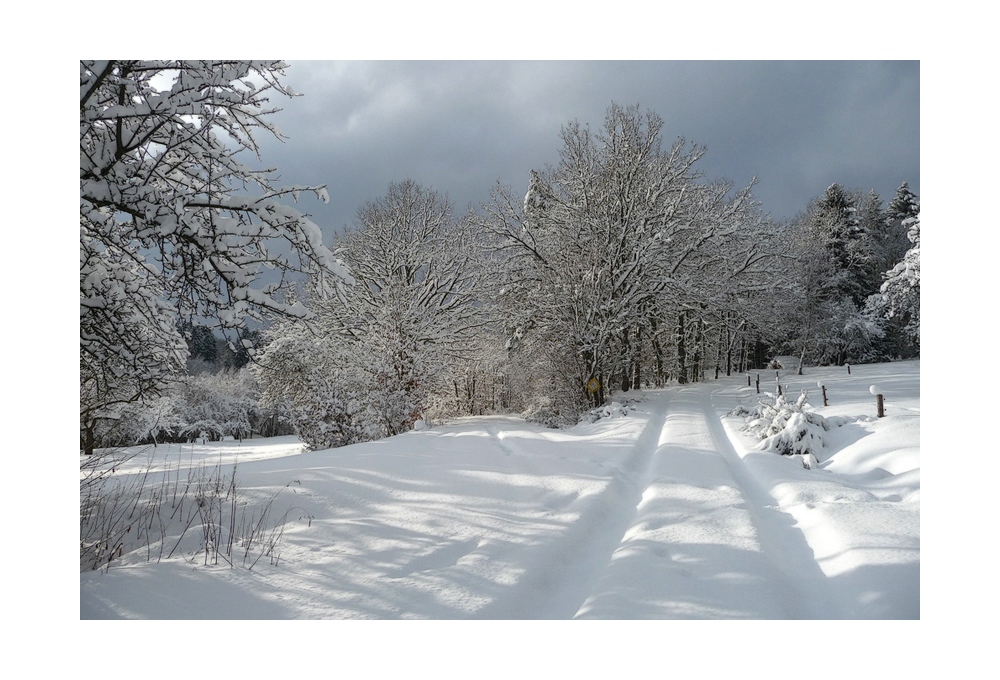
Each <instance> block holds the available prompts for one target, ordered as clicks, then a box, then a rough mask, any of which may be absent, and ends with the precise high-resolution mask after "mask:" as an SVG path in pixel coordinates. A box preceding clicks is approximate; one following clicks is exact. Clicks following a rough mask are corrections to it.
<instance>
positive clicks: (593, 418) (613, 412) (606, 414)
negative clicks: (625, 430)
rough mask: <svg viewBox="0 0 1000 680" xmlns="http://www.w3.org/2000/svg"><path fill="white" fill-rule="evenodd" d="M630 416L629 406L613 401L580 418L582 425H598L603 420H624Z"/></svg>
mask: <svg viewBox="0 0 1000 680" xmlns="http://www.w3.org/2000/svg"><path fill="white" fill-rule="evenodd" d="M628 414H629V407H628V404H621V403H619V402H617V401H613V402H611V403H610V404H605V405H604V406H598V407H597V408H595V409H591V410H589V411H587V412H586V413H584V414H583V415H581V416H580V422H581V423H596V422H597V421H598V420H600V419H601V418H624V417H625V416H627V415H628Z"/></svg>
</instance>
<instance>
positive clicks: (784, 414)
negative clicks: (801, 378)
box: [731, 392, 839, 468]
mask: <svg viewBox="0 0 1000 680" xmlns="http://www.w3.org/2000/svg"><path fill="white" fill-rule="evenodd" d="M768 396H771V397H772V398H773V399H774V401H773V403H772V402H768V401H761V402H759V403H758V404H757V406H756V407H755V408H754V409H752V410H747V409H746V408H744V407H742V406H741V407H737V409H736V410H734V411H733V412H732V413H731V415H736V416H743V417H744V418H745V421H746V422H745V424H744V425H743V427H742V428H741V429H743V430H745V431H747V432H750V433H751V434H753V435H754V436H755V437H757V438H758V439H760V440H761V442H760V443H759V444H757V447H756V448H757V450H758V451H773V452H774V453H778V454H781V455H783V456H797V457H799V459H800V460H801V462H802V465H803V466H804V467H806V468H813V467H815V466H816V465H817V463H818V460H817V458H816V454H817V453H820V452H822V450H823V434H824V433H825V432H828V431H829V430H830V427H831V425H838V424H839V423H837V422H834V423H831V422H830V421H829V420H828V419H826V418H824V417H823V416H821V415H820V414H818V413H816V412H814V411H810V410H807V409H808V407H809V403H808V401H806V393H805V392H802V394H801V395H800V396H799V398H798V399H796V400H795V401H794V402H792V401H788V399H786V398H785V396H784V395H781V394H779V395H777V396H772V395H768Z"/></svg>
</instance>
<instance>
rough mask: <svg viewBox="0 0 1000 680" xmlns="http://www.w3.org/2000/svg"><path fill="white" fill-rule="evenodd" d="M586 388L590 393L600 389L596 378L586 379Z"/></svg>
mask: <svg viewBox="0 0 1000 680" xmlns="http://www.w3.org/2000/svg"><path fill="white" fill-rule="evenodd" d="M587 389H588V390H589V391H590V393H591V394H593V393H594V392H596V391H597V390H599V389H601V383H600V382H598V380H597V378H591V379H590V380H588V381H587Z"/></svg>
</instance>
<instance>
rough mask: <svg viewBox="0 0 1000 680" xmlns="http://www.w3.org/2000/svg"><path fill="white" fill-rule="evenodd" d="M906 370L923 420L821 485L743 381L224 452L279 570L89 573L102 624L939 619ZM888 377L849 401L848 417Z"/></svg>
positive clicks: (852, 437) (901, 378)
mask: <svg viewBox="0 0 1000 680" xmlns="http://www.w3.org/2000/svg"><path fill="white" fill-rule="evenodd" d="M886 366H890V367H891V368H890V369H886V370H892V371H895V373H893V375H894V376H896V378H898V380H897V384H898V385H899V386H900V387H899V388H898V389H899V392H900V394H902V393H903V391H904V390H906V389H909V390H911V391H912V392H913V395H914V398H912V399H909V401H906V400H902V399H901V400H900V403H904V402H905V404H907V405H909V406H913V407H916V409H917V410H916V411H914V410H913V409H912V408H905V407H903V408H897V409H894V410H893V411H892V414H891V415H890V416H889V417H887V418H884V419H879V420H878V421H876V420H875V419H873V418H867V419H866V418H861V419H858V420H857V421H856V422H853V423H852V424H850V425H845V426H844V427H843V428H839V429H840V430H841V431H840V432H835V433H834V434H833V435H832V437H833V441H834V443H835V444H836V450H833V451H831V452H829V453H828V454H827V455H824V456H821V457H820V458H821V465H820V466H819V468H818V469H813V470H807V469H804V468H803V467H802V466H801V465H800V464H799V463H798V462H797V461H796V460H794V459H792V458H788V457H782V456H778V455H775V454H772V453H763V452H757V451H754V450H753V449H752V446H753V441H751V440H750V439H748V438H747V435H746V434H744V433H742V432H739V431H738V429H737V427H738V421H737V420H736V419H734V418H728V417H725V413H726V412H727V411H728V410H729V409H731V408H732V406H734V405H735V404H736V403H737V401H741V402H743V403H747V402H748V401H752V400H753V399H755V398H756V395H755V394H753V395H751V394H750V393H749V392H748V389H749V388H745V387H740V385H739V382H738V379H737V380H729V381H719V382H709V383H703V384H698V385H691V386H684V387H675V388H671V389H666V390H656V391H647V392H646V393H645V394H644V395H643V397H644V401H641V402H638V403H634V404H631V405H630V407H629V408H630V413H629V415H628V416H627V417H622V418H605V419H602V420H600V421H598V422H596V423H594V424H591V425H579V426H577V427H575V428H572V429H570V430H566V431H558V430H547V429H545V428H542V427H540V426H536V425H532V424H529V423H525V422H524V421H523V420H520V419H518V418H514V417H503V416H491V417H481V418H466V419H461V420H459V421H456V422H455V423H452V424H449V425H444V426H439V427H435V428H432V429H430V430H426V431H422V432H412V433H408V434H405V435H402V436H399V437H394V438H391V439H388V440H382V441H379V442H371V443H368V444H362V445H356V446H351V447H345V448H343V449H337V450H332V451H318V452H311V453H299V452H296V451H295V449H294V446H290V444H289V442H288V441H287V440H281V441H278V442H276V443H275V446H276V447H282V449H281V451H282V453H281V455H280V456H277V457H273V458H272V457H268V455H267V447H266V446H263V447H262V444H261V442H254V443H253V448H250V447H249V445H248V446H247V448H248V451H247V453H248V454H250V455H248V456H247V457H246V458H242V457H240V456H239V452H238V451H236V453H234V451H235V450H236V448H238V447H237V445H236V443H232V442H230V443H225V445H227V446H229V447H230V448H229V449H227V450H225V451H222V450H218V451H217V450H214V449H211V448H207V449H206V450H205V459H206V460H209V461H210V460H212V456H216V460H224V461H226V464H229V463H228V461H229V460H232V459H233V458H237V459H238V460H239V461H240V462H239V472H238V475H239V477H240V481H241V485H242V487H243V488H246V489H248V490H249V491H250V492H252V495H256V496H258V497H261V498H263V497H266V496H268V494H273V493H275V492H279V491H280V494H279V497H278V498H279V499H280V502H281V503H284V504H285V505H286V506H288V507H289V508H290V510H289V514H288V518H289V521H288V523H287V524H286V526H285V532H284V536H283V539H282V544H281V560H280V562H279V564H278V565H277V566H271V565H264V564H261V565H259V566H258V567H256V568H255V569H254V570H253V571H252V572H251V571H248V570H246V569H243V568H232V569H231V568H229V567H228V566H222V565H215V566H213V565H211V564H210V565H208V566H206V565H204V564H203V560H202V559H201V558H200V557H199V556H198V554H197V550H193V551H191V552H189V554H187V555H185V556H184V557H183V558H181V559H178V558H177V557H176V556H175V557H174V558H173V559H172V560H161V561H160V562H159V563H157V562H156V561H155V559H154V560H153V561H148V560H147V555H148V554H149V552H150V551H149V550H148V548H147V547H146V546H144V547H143V549H142V550H138V551H136V552H134V553H133V554H131V555H129V554H126V555H125V557H124V558H123V560H122V563H121V565H120V566H113V567H112V568H111V569H110V570H109V571H107V572H87V573H83V574H81V617H82V618H109V617H110V618H118V617H124V618H434V619H462V618H488V619H511V618H516V619H539V618H540V619H570V618H580V619H585V618H600V619H637V618H657V619H676V618H698V619H704V618H726V619H732V618H737V619H803V618H832V619H836V618H919V563H920V553H919V456H918V455H916V454H915V453H913V451H914V450H916V451H918V450H919V417H920V416H919V364H916V365H915V366H914V367H913V368H914V369H915V370H910V371H909V372H906V371H904V373H903V374H902V375H897V374H898V373H899V371H900V367H899V366H897V365H886ZM904 368H906V367H905V366H904ZM858 372H859V369H856V370H855V373H856V374H857V373H858ZM870 377H871V376H865V375H861V376H860V377H858V376H852V378H851V382H850V383H847V382H846V381H845V382H843V383H842V384H837V387H835V388H833V390H836V391H835V392H834V393H835V394H837V396H838V398H840V405H839V408H840V409H841V410H842V411H844V410H845V409H851V408H854V407H853V406H850V405H849V400H848V399H847V395H848V394H849V391H848V387H849V386H850V387H851V389H852V390H854V391H855V392H857V393H858V394H859V395H860V394H862V393H863V392H864V389H863V388H866V386H867V382H868V381H869V380H870ZM888 377H891V376H882V379H885V378H888ZM812 380H813V381H815V378H812ZM830 382H831V383H832V384H836V383H835V382H834V381H833V380H831V381H830ZM813 384H815V382H813ZM908 385H909V387H907V386H908ZM860 398H861V397H859V399H860ZM889 440H891V442H892V446H894V447H896V448H894V449H892V451H899V452H902V453H901V454H900V455H893V454H892V453H891V451H890V452H888V453H887V449H886V442H887V441H889ZM219 446H223V445H221V444H220V445H216V447H219ZM163 448H164V447H160V449H163ZM162 453H163V452H162V451H161V452H159V453H158V454H157V455H162ZM180 456H181V459H183V457H184V456H187V460H188V461H189V462H192V461H193V460H194V459H195V456H194V454H193V453H192V452H190V451H186V452H184V453H182V454H180ZM873 461H874V462H873ZM179 464H180V463H179V462H175V463H174V465H175V466H176V465H179ZM161 466H162V469H165V470H168V471H169V470H170V467H171V464H170V462H169V461H167V463H166V464H162V465H161ZM154 474H155V473H154ZM167 474H169V472H168V473H167ZM174 474H175V475H179V473H178V472H177V470H176V468H175V472H174ZM152 552H153V554H154V555H155V550H153V551H152Z"/></svg>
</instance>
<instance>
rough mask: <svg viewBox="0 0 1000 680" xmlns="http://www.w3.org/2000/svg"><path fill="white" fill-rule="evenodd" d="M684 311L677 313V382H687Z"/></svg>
mask: <svg viewBox="0 0 1000 680" xmlns="http://www.w3.org/2000/svg"><path fill="white" fill-rule="evenodd" d="M684 333H685V329H684V312H680V313H679V314H678V315H677V383H678V384H679V385H684V384H686V383H687V363H686V361H687V350H686V349H685V347H684Z"/></svg>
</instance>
